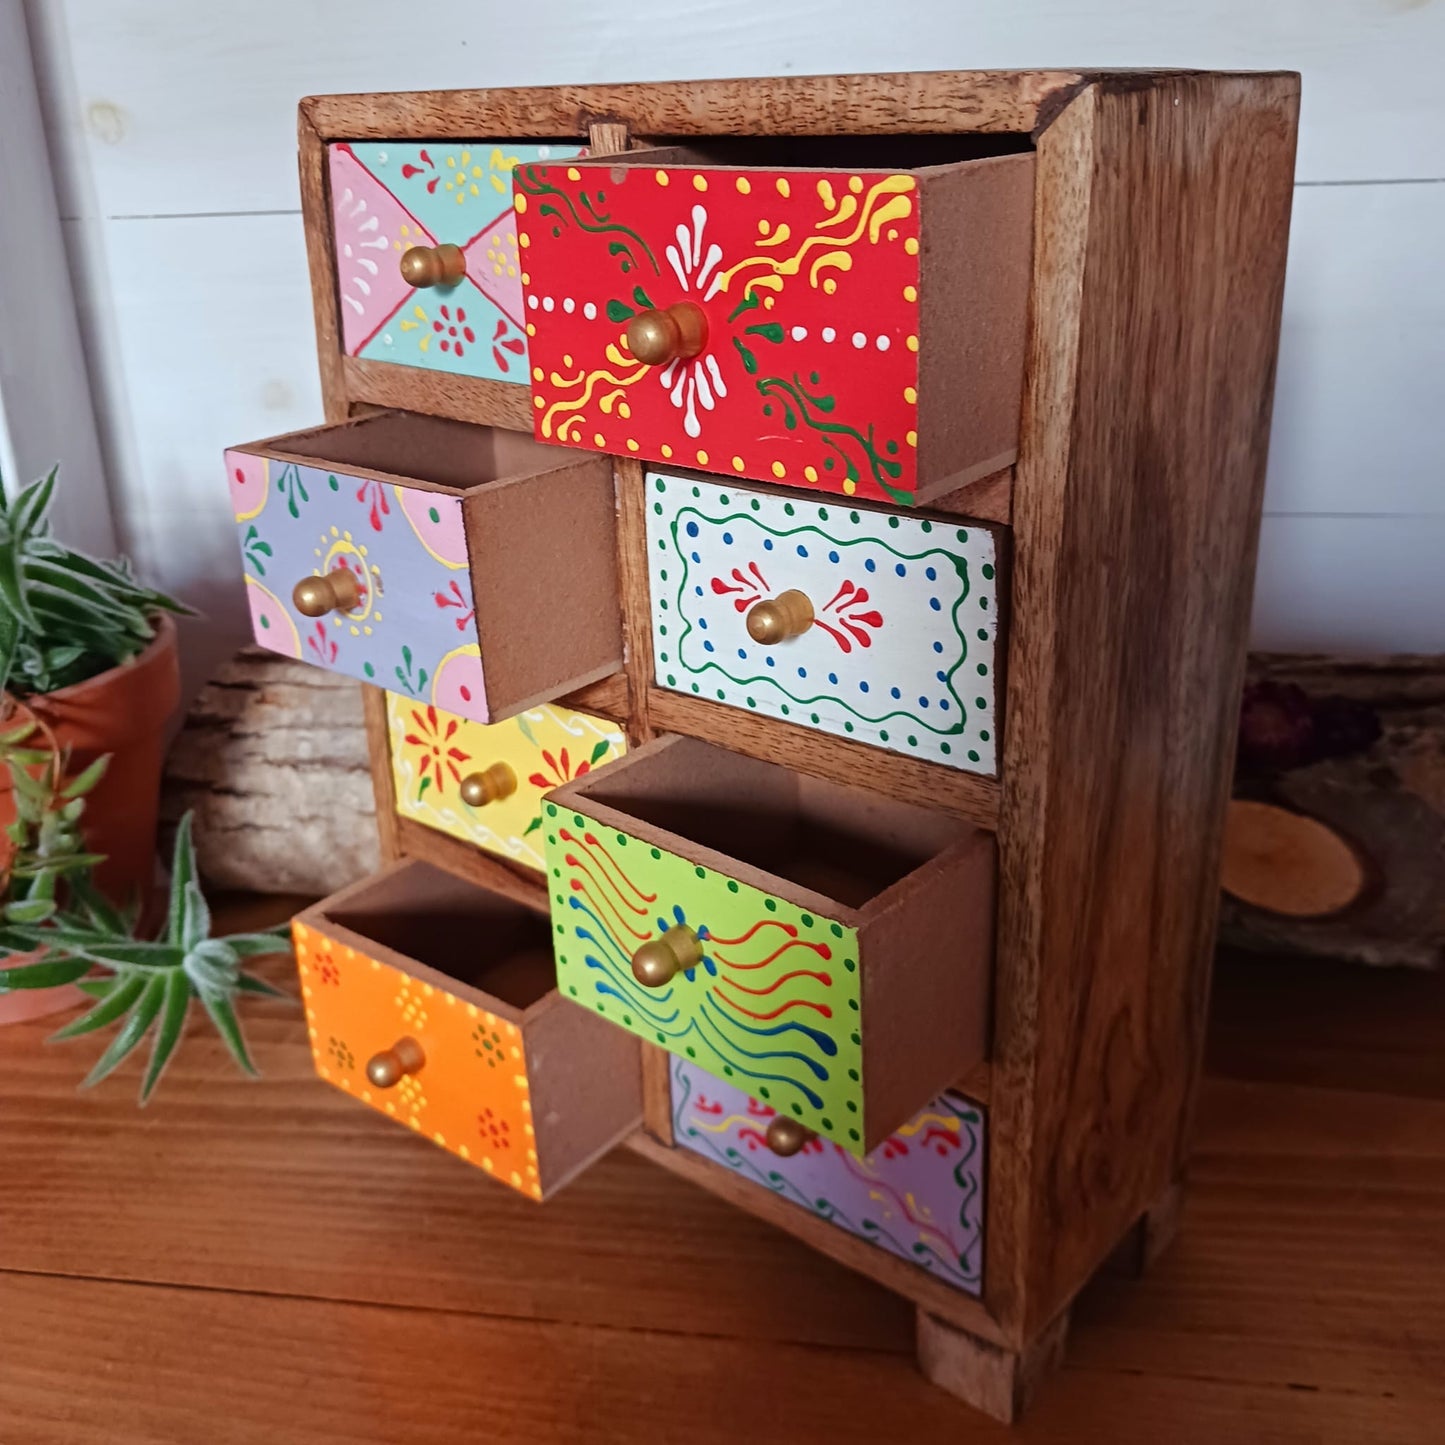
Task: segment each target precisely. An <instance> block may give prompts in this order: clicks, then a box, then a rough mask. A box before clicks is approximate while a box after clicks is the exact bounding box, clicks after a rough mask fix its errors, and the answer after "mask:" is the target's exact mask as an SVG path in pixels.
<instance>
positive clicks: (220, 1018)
mask: <svg viewBox="0 0 1445 1445" xmlns="http://www.w3.org/2000/svg"><path fill="white" fill-rule="evenodd" d="M201 1003H202V1005H203V1006H204V1008H205V1010H206V1012H207V1013H208V1014H210V1016H211V1022H212V1023H213V1024H215V1026H216V1032H217V1033H218V1034H220V1036H221V1038H222V1039H223V1040H224V1041H225V1045H226V1047H227V1048H228V1049H229V1050H230V1051H231V1057H232V1058H233V1059H235V1061H236V1063H237V1065H238V1066H239V1067H240V1068H241V1069H242V1070H244V1071H245V1072H246V1073H248V1074H249V1075H250V1076H251V1077H252V1078H253V1079H254V1078H256V1077H258V1075H257V1071H256V1065H255V1064H253V1063H252V1062H251V1055H250V1053H249V1052H248V1050H247V1048H246V1038H245V1035H244V1034H242V1032H241V1021H240V1020H239V1019H238V1018H237V1017H236V1010H235V1008H234V1007H233V1006H232V1003H231V1000H230V999H229V998H227V997H226V996H225V995H224V994H222V995H219V996H217V997H215V998H208V997H207V996H206V995H205V994H202V995H201Z"/></svg>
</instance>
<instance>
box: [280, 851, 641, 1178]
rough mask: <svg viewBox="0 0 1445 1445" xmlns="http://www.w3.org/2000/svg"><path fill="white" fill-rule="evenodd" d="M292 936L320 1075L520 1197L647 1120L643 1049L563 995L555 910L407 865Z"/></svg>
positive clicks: (336, 901)
mask: <svg viewBox="0 0 1445 1445" xmlns="http://www.w3.org/2000/svg"><path fill="white" fill-rule="evenodd" d="M293 933H294V937H295V943H296V958H297V963H298V965H299V968H300V972H301V991H302V997H303V1000H304V1002H305V1005H306V1022H307V1027H308V1030H309V1032H310V1036H311V1051H312V1055H313V1057H314V1058H315V1061H316V1071H317V1073H319V1074H320V1075H321V1077H322V1078H323V1079H325V1080H326V1081H327V1082H328V1083H331V1084H333V1085H335V1086H336V1087H337V1088H339V1089H342V1090H344V1091H345V1092H346V1093H348V1094H351V1095H353V1096H354V1097H355V1098H357V1099H360V1100H361V1102H362V1103H364V1104H369V1105H370V1106H371V1107H372V1108H373V1109H376V1110H377V1111H378V1112H380V1113H383V1114H385V1115H387V1116H388V1117H389V1118H392V1119H395V1120H396V1121H397V1123H399V1124H405V1125H407V1126H408V1127H409V1128H411V1129H414V1130H416V1132H417V1133H419V1134H421V1135H423V1136H425V1137H426V1138H428V1139H430V1140H431V1141H432V1142H433V1143H434V1144H439V1145H440V1146H441V1147H442V1148H444V1149H446V1150H448V1151H449V1152H450V1153H452V1154H455V1155H457V1156H458V1157H459V1158H461V1159H465V1160H467V1161H468V1162H469V1163H471V1164H473V1165H475V1166H476V1167H478V1168H479V1169H484V1170H485V1171H486V1172H487V1173H488V1174H491V1175H493V1176H495V1177H496V1178H498V1179H500V1180H501V1181H502V1182H503V1183H505V1184H509V1185H511V1186H512V1188H514V1189H517V1190H520V1191H521V1192H522V1193H523V1194H526V1195H529V1196H530V1197H531V1198H533V1199H545V1198H547V1196H548V1195H550V1194H552V1193H554V1192H555V1191H556V1190H558V1189H560V1188H561V1187H562V1186H563V1185H564V1184H566V1183H567V1182H568V1181H569V1180H570V1179H572V1178H574V1177H575V1176H576V1175H577V1174H579V1173H580V1172H581V1171H582V1170H583V1169H585V1168H586V1166H587V1165H588V1164H590V1163H591V1162H592V1161H593V1160H594V1159H596V1158H598V1157H599V1156H600V1155H602V1154H604V1153H606V1152H607V1150H608V1149H609V1148H611V1146H612V1145H613V1144H615V1143H616V1142H617V1141H618V1140H619V1139H621V1138H622V1137H623V1136H624V1135H626V1134H628V1133H630V1132H631V1131H632V1130H633V1129H634V1128H636V1127H637V1125H638V1124H639V1123H640V1122H641V1118H642V1086H641V1072H640V1064H639V1060H638V1049H637V1045H636V1043H635V1041H634V1040H632V1039H631V1038H630V1037H629V1036H628V1035H627V1034H624V1033H622V1032H621V1031H620V1030H617V1029H613V1028H611V1027H609V1025H608V1024H607V1023H606V1022H605V1021H603V1020H602V1019H598V1018H595V1017H593V1016H592V1015H590V1014H588V1013H587V1012H585V1011H584V1010H582V1009H579V1008H574V1007H572V1006H571V1005H569V1004H567V1003H565V1002H564V1001H563V1000H562V999H561V998H560V997H559V996H558V994H557V990H556V987H555V976H554V970H553V963H552V943H551V929H550V927H549V925H548V922H547V918H546V915H545V913H543V912H540V911H539V910H537V909H534V908H530V907H528V906H526V905H525V904H521V903H515V902H513V901H511V900H510V899H506V898H502V897H500V896H498V895H497V894H494V893H490V892H488V891H487V890H485V889H482V888H478V887H476V886H474V885H473V884H470V883H465V882H463V881H462V880H461V879H458V878H454V877H452V875H451V874H449V873H444V872H442V871H441V870H440V869H438V868H433V867H432V866H431V865H430V864H427V863H420V862H413V861H403V862H400V863H396V864H393V865H392V866H391V867H390V868H386V869H383V870H382V871H381V872H380V873H377V874H375V875H373V876H372V877H370V878H367V879H365V880H363V881H362V882H360V883H357V884H355V885H353V886H352V887H350V888H347V889H343V890H342V891H341V892H340V893H336V894H333V895H332V896H331V897H330V898H327V899H325V900H323V901H322V902H321V903H318V904H316V905H315V907H313V908H309V909H307V910H306V912H304V913H302V914H300V915H298V917H297V918H296V920H295V922H294V924H293Z"/></svg>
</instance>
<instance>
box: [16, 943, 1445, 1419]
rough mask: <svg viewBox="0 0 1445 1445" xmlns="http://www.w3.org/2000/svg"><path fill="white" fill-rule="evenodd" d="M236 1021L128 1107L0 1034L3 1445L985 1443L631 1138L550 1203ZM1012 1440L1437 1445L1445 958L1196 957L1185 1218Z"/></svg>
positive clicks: (808, 1264) (249, 1019)
mask: <svg viewBox="0 0 1445 1445" xmlns="http://www.w3.org/2000/svg"><path fill="white" fill-rule="evenodd" d="M253 922H254V920H247V926H251V924H252V923H253ZM278 976H280V973H279V971H278ZM245 1023H246V1026H247V1029H248V1032H249V1035H250V1037H251V1039H252V1042H253V1044H254V1047H255V1052H256V1056H257V1059H258V1062H259V1063H260V1065H261V1068H262V1070H263V1072H264V1075H265V1077H264V1079H263V1080H262V1081H261V1082H259V1083H248V1082H246V1081H244V1080H242V1079H241V1078H240V1077H239V1076H238V1075H237V1074H236V1073H235V1072H234V1070H233V1069H232V1067H231V1064H230V1062H229V1061H228V1059H227V1058H226V1057H225V1055H224V1053H223V1051H222V1049H221V1048H220V1047H219V1046H218V1045H217V1044H216V1043H215V1042H214V1041H212V1040H211V1039H210V1038H209V1037H208V1036H207V1035H206V1034H205V1033H204V1032H203V1031H202V1030H200V1029H198V1028H194V1027H193V1031H192V1035H191V1037H189V1038H188V1039H187V1041H186V1043H185V1045H184V1046H183V1048H182V1051H181V1053H180V1055H179V1057H178V1058H177V1060H176V1063H175V1064H174V1066H173V1068H172V1070H171V1072H170V1073H169V1074H168V1076H167V1077H166V1078H165V1080H164V1081H163V1082H162V1085H161V1087H160V1090H159V1093H158V1095H157V1097H156V1099H155V1101H154V1102H153V1103H152V1104H151V1106H150V1107H149V1108H147V1109H145V1110H137V1109H136V1107H135V1104H134V1089H135V1085H136V1082H137V1078H138V1074H139V1066H138V1065H134V1066H132V1065H133V1064H134V1061H132V1063H131V1064H128V1065H127V1066H126V1067H125V1068H124V1069H123V1070H122V1072H121V1074H119V1075H117V1076H116V1077H115V1078H114V1079H112V1080H111V1081H109V1082H108V1083H106V1084H104V1085H102V1086H101V1087H100V1088H99V1089H98V1090H96V1091H94V1092H92V1093H90V1094H86V1095H79V1094H77V1093H76V1091H75V1084H76V1081H77V1080H78V1079H79V1078H80V1077H81V1076H82V1075H83V1073H84V1071H85V1069H86V1067H87V1066H88V1060H89V1058H91V1057H93V1056H94V1054H95V1053H97V1052H98V1050H99V1047H100V1046H99V1045H98V1044H92V1043H87V1042H84V1041H82V1042H79V1043H71V1044H60V1045H56V1046H52V1047H46V1046H45V1045H44V1044H43V1042H42V1041H43V1038H44V1036H45V1034H46V1033H47V1032H48V1031H49V1029H50V1027H52V1026H53V1025H50V1024H34V1025H21V1026H16V1027H11V1028H7V1029H3V1030H0V1445H58V1442H65V1445H71V1442H85V1445H90V1442H104V1445H130V1442H140V1441H165V1442H183V1445H222V1442H231V1441H244V1442H253V1441H254V1442H266V1445H273V1442H274V1445H309V1442H328V1445H329V1442H347V1445H351V1442H361V1441H379V1442H388V1445H393V1442H394V1445H402V1442H405V1445H433V1442H437V1445H447V1442H453V1441H467V1442H473V1441H480V1440H486V1441H488V1442H496V1441H518V1442H527V1445H544V1442H551V1441H560V1440H567V1441H573V1440H586V1441H606V1440H622V1441H639V1442H641V1441H646V1442H654V1441H673V1440H677V1441H687V1442H689V1445H701V1442H708V1441H747V1442H749V1445H757V1442H763V1441H785V1442H789V1445H801V1442H810V1441H827V1442H830V1445H832V1442H847V1441H868V1442H882V1445H894V1442H911V1441H948V1442H950V1445H961V1442H967V1441H972V1440H975V1439H978V1440H984V1439H1002V1438H1004V1430H1003V1427H1001V1426H998V1425H995V1424H994V1423H992V1422H991V1421H988V1420H986V1419H984V1418H983V1417H981V1416H979V1415H976V1414H974V1413H972V1412H971V1411H970V1410H968V1409H967V1408H966V1407H965V1406H963V1405H962V1404H960V1403H959V1402H957V1401H955V1400H953V1399H951V1398H950V1397H948V1396H946V1395H944V1394H943V1393H942V1392H940V1391H937V1390H935V1389H933V1388H932V1387H930V1386H929V1385H927V1384H926V1383H925V1382H924V1381H923V1379H922V1378H921V1377H920V1376H919V1375H918V1374H917V1373H916V1372H915V1369H914V1365H913V1358H912V1343H913V1342H912V1331H913V1317H912V1311H911V1309H910V1308H909V1307H908V1306H907V1305H906V1304H905V1303H904V1302H903V1301H901V1300H899V1299H897V1298H895V1297H893V1296H891V1295H889V1294H887V1293H885V1292H884V1291H882V1290H881V1289H879V1288H877V1287H876V1286H874V1285H872V1284H870V1283H868V1282H866V1281H864V1280H862V1279H861V1278H858V1277H856V1276H854V1275H851V1274H849V1273H848V1272H847V1271H845V1270H843V1269H842V1268H840V1267H839V1266H836V1265H834V1264H832V1263H830V1262H829V1261H827V1260H824V1259H821V1258H819V1257H818V1256H816V1255H814V1254H812V1253H811V1252H810V1251H808V1250H807V1249H805V1248H803V1247H802V1246H801V1245H798V1244H796V1243H794V1242H793V1241H792V1240H791V1239H789V1238H788V1237H786V1236H784V1235H783V1234H780V1233H778V1232H777V1231H775V1230H772V1229H770V1228H768V1227H767V1226H765V1225H763V1224H761V1223H758V1222H756V1221H754V1220H752V1219H751V1218H749V1217H748V1216H745V1215H743V1214H741V1213H739V1212H737V1211H735V1210H732V1209H730V1208H728V1207H726V1206H725V1205H723V1204H721V1203H720V1202H718V1201H717V1200H715V1199H713V1198H712V1197H711V1196H710V1195H708V1194H705V1193H703V1192H701V1191H699V1190H697V1189H694V1188H692V1187H691V1186H689V1185H687V1184H685V1183H683V1182H681V1181H680V1180H678V1179H675V1178H673V1177H672V1176H671V1175H669V1174H666V1173H664V1172H663V1171H661V1170H659V1169H657V1168H655V1167H653V1166H651V1165H648V1164H647V1163H645V1162H643V1161H642V1160H640V1159H638V1158H637V1157H635V1156H634V1155H632V1154H631V1153H629V1152H627V1151H625V1150H620V1151H617V1152H616V1153H614V1154H613V1155H612V1156H611V1157H610V1158H609V1159H607V1160H605V1161H604V1162H603V1163H601V1164H600V1165H598V1166H597V1167H596V1168H595V1169H593V1170H592V1171H591V1172H590V1173H589V1174H587V1175H586V1176H585V1177H584V1178H583V1179H582V1180H580V1181H579V1182H578V1183H576V1184H574V1185H573V1186H572V1187H570V1188H568V1189H567V1190H566V1191H564V1192H563V1193H562V1194H561V1195H560V1196H559V1197H558V1198H557V1199H556V1200H555V1201H553V1202H552V1203H550V1204H548V1205H547V1206H545V1207H544V1208H538V1207H537V1206H535V1205H532V1204H530V1203H528V1202H527V1201H525V1200H523V1199H521V1198H519V1197H518V1196H516V1195H514V1194H512V1193H511V1192H510V1191H508V1190H506V1189H503V1188H500V1187H498V1186H496V1185H494V1184H492V1183H490V1182H489V1181H488V1180H486V1179H485V1178H484V1177H482V1176H481V1175H480V1174H478V1173H476V1172H475V1171H473V1170H471V1169H469V1168H468V1167H467V1166H465V1165H464V1164H461V1163H460V1162H458V1161H457V1160H456V1159H453V1158H452V1157H450V1156H449V1155H447V1154H444V1153H443V1152H441V1151H440V1150H438V1149H435V1148H433V1147H431V1146H430V1145H428V1144H426V1143H425V1142H423V1141H422V1140H420V1139H417V1138H415V1137H413V1136H412V1135H410V1134H409V1133H407V1132H405V1131H403V1130H400V1129H397V1128H396V1127H395V1126H394V1125H391V1124H389V1123H388V1122H387V1121H385V1120H384V1119H382V1118H380V1117H379V1116H377V1115H375V1114H373V1113H371V1112H370V1111H368V1110H366V1109H362V1108H360V1107H358V1106H356V1105H354V1104H353V1103H351V1102H350V1101H348V1100H347V1099H345V1098H344V1097H343V1096H342V1095H340V1094H338V1093H336V1092H334V1091H333V1090H331V1089H330V1088H328V1087H326V1086H325V1085H323V1084H321V1083H319V1082H317V1081H315V1080H314V1079H313V1077H312V1074H311V1067H310V1061H309V1057H308V1055H307V1051H306V1041H305V1030H304V1027H303V1025H302V1020H301V1015H300V1012H299V1010H291V1009H288V1008H287V1007H286V1006H284V1005H280V1004H275V1003H270V1002H264V1001H260V1002H253V1001H248V1003H247V1005H246V1008H245ZM1017 1438H1018V1439H1019V1440H1021V1441H1031V1442H1038V1441H1061V1442H1062V1441H1068V1442H1070V1445H1087V1442H1094V1441H1099V1442H1111V1445H1112V1442H1120V1441H1131V1442H1132V1441H1141V1442H1155V1441H1159V1442H1169V1445H1189V1442H1195V1441H1228V1442H1230V1445H1255V1442H1266V1441H1276V1440H1278V1441H1302V1442H1303V1441H1309V1442H1322V1441H1331V1442H1332V1441H1368V1442H1371V1445H1385V1442H1393V1441H1421V1442H1424V1441H1430V1442H1439V1441H1441V1440H1445V976H1426V975H1405V974H1398V973H1391V974H1381V973H1372V972H1370V971H1368V970H1364V969H1354V968H1338V969H1334V968H1322V967H1320V966H1319V965H1315V964H1308V965H1305V964H1299V963H1292V962H1286V961H1269V962H1263V961H1259V960H1233V959H1225V960H1223V961H1222V963H1221V968H1220V972H1219V976H1218V980H1217V985H1216V991H1215V1002H1214V1018H1213V1032H1212V1038H1211V1050H1210V1063H1209V1078H1208V1081H1207V1083H1206V1086H1205V1088H1204V1090H1203V1096H1202V1101H1201V1109H1200V1118H1199V1128H1198V1147H1197V1152H1196V1155H1195V1163H1194V1168H1193V1175H1192V1187H1191V1192H1190V1194H1189V1198H1188V1203H1187V1206H1186V1210H1185V1216H1184V1225H1183V1231H1182V1233H1181V1235H1180V1237H1179V1239H1178V1240H1177V1241H1176V1243H1175V1244H1174V1246H1173V1247H1172V1248H1171V1249H1170V1251H1169V1252H1168V1253H1167V1254H1166V1255H1165V1256H1164V1258H1163V1259H1162V1260H1161V1262H1160V1263H1159V1265H1158V1266H1157V1267H1156V1269H1155V1271H1154V1272H1153V1273H1152V1275H1150V1276H1149V1277H1148V1278H1147V1279H1146V1280H1144V1281H1142V1282H1139V1283H1132V1282H1125V1281H1119V1280H1114V1279H1104V1278H1101V1279H1100V1280H1097V1281H1096V1282H1095V1283H1094V1284H1093V1285H1092V1286H1091V1287H1090V1289H1089V1290H1088V1291H1087V1292H1086V1294H1085V1295H1084V1297H1083V1298H1082V1300H1081V1301H1080V1303H1079V1305H1078V1307H1077V1309H1076V1311H1075V1328H1074V1331H1073V1335H1072V1338H1071V1340H1070V1345H1069V1354H1068V1363H1067V1365H1066V1367H1065V1369H1064V1371H1063V1373H1062V1375H1061V1376H1060V1377H1058V1378H1057V1379H1055V1380H1054V1381H1053V1382H1052V1384H1051V1385H1050V1387H1049V1388H1047V1389H1046V1390H1045V1392H1044V1394H1043V1396H1042V1398H1041V1400H1040V1402H1039V1403H1038V1404H1037V1406H1036V1407H1035V1409H1034V1410H1033V1412H1032V1413H1031V1414H1030V1415H1029V1416H1028V1417H1027V1419H1026V1420H1025V1422H1024V1424H1023V1425H1022V1426H1021V1427H1019V1428H1018V1431H1017Z"/></svg>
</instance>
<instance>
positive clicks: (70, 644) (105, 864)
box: [0, 470, 188, 903]
mask: <svg viewBox="0 0 1445 1445" xmlns="http://www.w3.org/2000/svg"><path fill="white" fill-rule="evenodd" d="M55 477H56V474H55V471H54V470H52V471H51V473H50V475H49V476H46V477H43V478H41V479H40V480H39V481H37V482H33V483H31V485H30V486H28V487H26V488H25V489H24V490H23V491H22V492H21V493H20V494H19V495H18V496H17V497H15V498H14V500H13V501H11V502H9V503H8V504H7V503H6V502H5V500H4V494H3V493H0V731H3V730H5V729H6V728H7V726H9V723H8V722H7V718H8V717H9V716H10V715H11V714H15V713H16V709H17V708H21V707H23V708H24V713H23V717H24V718H25V719H35V720H38V721H39V722H41V723H43V724H44V726H45V727H46V729H48V731H49V734H50V735H51V736H52V737H53V740H54V742H55V745H56V747H57V748H59V749H60V750H61V751H62V752H63V753H64V754H65V757H66V759H67V765H68V766H70V767H73V768H74V769H76V770H77V771H78V772H79V773H80V774H82V775H83V774H85V773H86V772H87V770H88V769H90V768H92V767H94V766H95V765H96V763H97V762H98V760H99V759H100V758H102V757H105V756H109V757H110V758H111V760H112V762H111V766H110V767H109V768H106V769H104V770H103V776H100V775H99V774H98V775H97V777H96V780H95V781H94V783H93V784H92V786H91V787H90V788H89V789H88V790H87V792H86V801H85V823H84V828H83V833H84V839H85V844H86V849H87V851H89V852H90V853H91V854H94V855H96V856H97V857H99V858H101V859H103V861H101V862H99V863H97V864H96V870H95V881H96V884H97V885H98V886H99V887H100V889H101V890H102V891H103V892H104V893H105V894H106V895H107V896H108V897H109V898H110V899H111V900H113V901H114V902H116V903H125V902H127V901H128V900H129V899H131V898H133V897H137V896H143V895H144V894H145V893H146V892H147V891H148V890H149V888H150V887H151V885H152V882H153V879H154V870H155V847H156V827H157V818H158V810H159V796H160V779H161V765H162V761H163V757H164V750H165V741H166V737H165V733H166V725H167V723H168V722H169V720H170V717H171V714H172V713H173V712H174V711H175V708H176V705H177V704H178V702H179V701H180V672H179V668H178V665H177V660H176V630H175V623H174V622H173V621H172V619H171V616H170V614H172V613H184V612H186V611H187V610H188V609H186V608H185V607H183V606H182V605H181V604H180V603H179V602H176V601H175V600H174V599H173V598H170V597H167V596H166V595H165V594H164V593H162V592H157V591H154V590H153V589H152V588H149V587H146V586H143V585H142V584H141V583H140V582H138V581H137V580H136V579H135V577H134V576H133V575H132V574H131V570H130V565H129V563H128V562H126V561H125V560H124V559H123V558H121V559H117V560H115V561H97V560H95V559H94V558H91V557H87V556H85V555H84V554H83V553H80V552H76V551H74V550H73V549H71V548H69V547H66V546H64V545H63V544H62V543H60V542H58V541H56V540H55V538H54V537H53V536H51V534H50V522H49V510H50V502H51V498H52V497H53V495H54V493H55ZM13 777H14V774H13V772H8V773H7V771H6V770H0V825H5V824H9V823H11V822H13V821H14V819H15V816H16V810H15V798H16V795H15V791H14V783H13ZM4 850H5V844H3V843H0V862H3V854H4Z"/></svg>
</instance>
